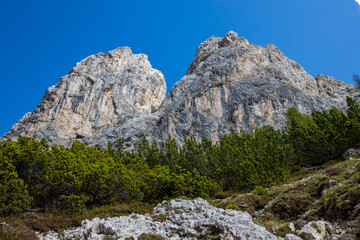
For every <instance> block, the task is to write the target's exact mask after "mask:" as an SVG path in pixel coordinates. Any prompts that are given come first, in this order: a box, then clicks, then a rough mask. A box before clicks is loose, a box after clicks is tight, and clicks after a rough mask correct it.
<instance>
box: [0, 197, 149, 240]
mask: <svg viewBox="0 0 360 240" xmlns="http://www.w3.org/2000/svg"><path fill="white" fill-rule="evenodd" d="M154 207H155V205H154V204H145V203H131V204H113V205H108V206H101V207H93V208H92V209H86V210H84V211H82V212H60V211H53V212H48V213H34V212H31V213H30V212H23V213H18V214H13V215H11V216H7V217H0V223H2V224H1V225H0V239H1V240H18V239H19V240H20V239H25V240H30V239H31V240H33V239H37V237H36V235H35V231H37V232H48V231H50V230H52V231H61V230H64V229H67V228H72V227H78V226H80V225H81V222H82V221H83V220H84V219H92V218H94V217H100V218H107V217H115V216H122V215H128V214H130V213H132V212H135V213H140V214H145V213H150V212H152V210H153V208H154Z"/></svg>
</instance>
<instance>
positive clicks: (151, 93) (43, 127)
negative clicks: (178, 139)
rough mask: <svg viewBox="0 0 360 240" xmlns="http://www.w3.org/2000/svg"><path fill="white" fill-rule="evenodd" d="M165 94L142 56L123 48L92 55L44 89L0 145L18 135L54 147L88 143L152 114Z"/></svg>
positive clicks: (162, 84) (160, 79)
mask: <svg viewBox="0 0 360 240" xmlns="http://www.w3.org/2000/svg"><path fill="white" fill-rule="evenodd" d="M165 93H166V84H165V79H164V76H163V74H162V73H161V72H160V71H158V70H156V69H153V68H152V67H151V64H150V62H149V61H148V58H147V55H145V54H133V53H132V52H131V49H130V48H129V47H122V48H117V49H115V50H113V51H109V52H108V53H106V54H104V53H98V54H95V55H92V56H89V57H87V58H85V59H84V60H82V61H80V62H79V63H77V64H76V65H75V66H74V67H73V68H72V70H71V71H70V72H69V74H67V75H66V76H64V77H62V78H61V79H60V81H59V82H58V83H57V84H56V85H55V86H52V87H49V88H48V89H47V91H46V93H45V96H44V97H43V100H42V102H41V103H40V104H39V105H38V106H37V107H36V109H35V110H34V112H33V113H31V114H27V115H26V116H24V118H22V119H21V120H20V122H21V123H19V124H16V125H14V127H13V128H12V129H11V130H10V131H9V132H8V133H7V134H5V135H4V136H3V137H2V140H9V139H16V138H17V137H20V136H24V135H28V136H35V137H36V138H41V137H45V138H47V139H48V140H50V141H52V142H56V143H63V142H62V141H63V140H64V141H65V142H66V141H68V140H73V139H85V138H89V137H91V136H92V135H94V134H95V133H97V132H98V131H99V130H100V129H103V128H106V127H109V126H121V125H122V124H124V123H125V122H126V121H127V120H128V119H130V118H133V117H136V116H139V115H142V114H150V113H151V112H154V111H156V110H157V109H158V107H159V106H160V105H161V102H162V100H163V99H164V97H165Z"/></svg>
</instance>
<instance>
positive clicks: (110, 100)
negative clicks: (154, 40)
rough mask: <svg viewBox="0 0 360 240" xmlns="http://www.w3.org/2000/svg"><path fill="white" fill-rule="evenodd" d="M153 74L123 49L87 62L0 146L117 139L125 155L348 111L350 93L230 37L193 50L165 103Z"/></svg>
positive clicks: (353, 92) (274, 51) (141, 58)
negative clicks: (295, 113)
mask: <svg viewBox="0 0 360 240" xmlns="http://www.w3.org/2000/svg"><path fill="white" fill-rule="evenodd" d="M165 93H166V85H165V80H164V77H163V75H162V74H161V72H160V71H158V70H155V69H153V68H152V67H151V65H150V63H149V61H148V60H147V56H146V55H144V54H132V53H131V50H130V49H129V48H127V47H123V48H117V49H115V50H113V51H110V52H108V53H106V54H103V53H99V54H96V55H92V56H90V57H88V58H86V59H84V60H82V61H81V62H79V63H77V64H76V65H75V66H74V68H73V69H72V70H71V71H70V72H69V74H68V75H66V76H64V77H62V78H61V79H60V81H59V82H58V83H57V84H56V85H55V86H52V87H50V88H48V89H47V91H46V93H45V96H44V97H43V99H42V101H41V103H40V104H39V105H38V106H37V107H36V108H35V110H34V112H32V113H27V114H26V115H25V116H24V117H23V118H21V119H20V120H19V121H18V122H17V123H16V124H15V125H14V126H13V127H12V128H11V129H10V131H9V132H8V133H6V134H5V135H4V136H2V138H1V140H2V141H7V140H10V139H11V140H16V139H17V138H19V137H22V136H32V137H35V138H36V139H40V138H42V137H45V138H46V139H47V140H48V141H49V142H50V143H51V144H62V145H69V144H71V142H73V141H74V140H76V139H78V140H81V141H84V142H85V143H87V144H89V145H94V144H100V145H101V146H106V144H107V142H108V141H111V142H116V141H117V139H118V138H121V139H122V140H123V141H124V143H125V146H126V147H128V148H131V147H132V146H134V145H136V144H137V143H138V142H139V141H140V140H141V138H142V137H143V136H146V137H148V138H149V140H163V139H166V138H167V137H168V135H170V136H172V137H173V138H175V140H176V141H177V142H178V143H179V144H181V143H182V141H183V138H184V136H190V137H194V138H197V139H201V138H203V137H205V136H206V137H208V138H210V139H211V140H212V141H217V140H219V138H220V137H221V136H223V135H224V134H227V133H230V132H231V131H236V132H238V131H240V130H246V131H251V130H253V129H255V128H257V127H260V126H262V125H265V124H270V125H272V126H274V127H275V128H278V129H280V128H283V127H284V126H285V120H286V112H287V109H288V108H289V107H296V108H297V109H298V110H299V111H300V112H302V113H310V112H311V111H313V110H328V109H330V108H331V107H332V106H336V107H338V108H340V109H345V107H346V96H350V97H353V98H355V99H356V98H357V96H358V90H357V88H356V87H354V86H352V85H349V84H346V83H344V82H341V81H339V80H336V79H334V78H332V77H329V76H324V75H318V76H317V77H316V78H313V77H312V76H310V75H309V74H308V73H307V72H306V71H305V70H304V69H303V68H302V67H301V66H300V65H299V64H297V63H296V62H294V61H292V60H290V59H289V58H287V57H286V56H285V55H284V54H283V53H282V52H281V51H280V50H279V49H278V48H276V47H275V46H274V45H272V44H269V45H267V46H265V47H261V46H256V45H253V44H252V43H251V42H250V41H248V40H246V39H244V38H241V37H238V35H237V34H236V33H235V32H233V31H230V32H229V33H227V34H226V35H225V36H224V37H222V38H218V37H210V38H209V39H207V40H206V41H205V42H203V43H201V44H200V46H199V47H198V49H197V51H196V54H195V58H194V60H193V61H192V62H191V64H190V66H189V67H188V69H187V72H186V75H185V76H184V77H183V78H182V79H181V80H180V81H179V82H177V83H176V84H175V85H174V86H173V87H172V89H171V90H170V92H169V94H168V95H167V96H166V97H165Z"/></svg>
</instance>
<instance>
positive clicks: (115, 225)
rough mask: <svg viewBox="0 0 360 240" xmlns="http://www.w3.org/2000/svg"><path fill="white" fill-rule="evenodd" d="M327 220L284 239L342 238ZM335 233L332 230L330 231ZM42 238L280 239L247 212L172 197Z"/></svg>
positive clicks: (95, 219)
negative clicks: (145, 210)
mask: <svg viewBox="0 0 360 240" xmlns="http://www.w3.org/2000/svg"><path fill="white" fill-rule="evenodd" d="M332 228H333V227H332V226H331V224H330V223H328V222H325V221H314V222H309V223H308V224H306V225H304V227H303V228H302V229H301V230H299V231H297V232H296V233H297V234H298V235H299V236H302V237H299V236H297V235H295V234H287V235H286V236H285V238H284V239H287V240H301V239H319V240H320V239H341V232H339V235H337V234H332V236H329V230H332ZM333 233H335V232H333ZM39 238H40V239H41V240H56V239H76V240H85V239H86V240H97V239H249V240H250V239H253V240H262V239H263V240H271V239H283V238H279V237H276V236H275V235H273V234H272V233H270V232H268V231H267V230H266V229H265V228H264V227H262V226H260V225H258V224H255V223H254V222H253V220H252V217H251V215H250V214H248V213H247V212H241V211H236V210H232V209H226V210H225V209H221V208H216V207H213V206H211V205H210V204H209V203H208V202H207V201H206V200H203V199H201V198H198V199H195V200H185V199H181V198H179V199H174V200H171V201H170V202H163V203H162V204H159V205H158V206H157V207H156V208H155V209H154V211H153V212H152V214H145V215H141V214H135V213H134V214H131V215H129V216H121V217H114V218H108V219H100V218H94V219H92V220H85V221H83V223H82V226H81V227H79V228H75V229H72V230H66V231H64V232H63V233H62V234H58V233H55V232H49V233H48V234H46V235H42V234H39Z"/></svg>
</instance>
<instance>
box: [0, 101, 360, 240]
mask: <svg viewBox="0 0 360 240" xmlns="http://www.w3.org/2000/svg"><path fill="white" fill-rule="evenodd" d="M347 104H348V109H347V111H346V113H344V112H342V111H340V110H338V109H336V108H332V109H331V110H330V111H329V112H326V111H323V112H313V113H312V114H311V115H304V114H301V113H299V112H298V111H297V110H296V109H295V108H290V109H289V111H288V115H287V117H288V120H287V127H286V129H285V130H283V131H279V130H275V129H274V128H273V127H271V126H263V127H261V128H258V129H256V130H254V131H252V132H250V133H249V132H244V131H242V132H240V133H234V132H233V133H231V134H229V135H225V136H223V137H222V138H221V139H220V141H219V142H218V143H216V144H214V143H212V142H211V141H210V140H209V139H207V138H204V139H202V140H201V141H200V142H199V141H197V140H196V139H190V138H185V139H184V144H183V146H181V147H180V146H178V145H177V144H176V141H175V140H174V139H172V138H171V137H170V136H169V138H168V139H167V140H166V141H165V142H162V143H160V144H159V143H157V142H153V143H149V142H148V141H147V139H146V138H145V137H144V138H143V140H142V141H141V143H140V144H139V146H138V148H137V149H136V151H131V152H129V151H125V150H124V147H123V145H122V142H121V140H119V143H118V144H117V149H116V150H115V149H114V148H113V144H111V143H109V144H108V147H107V149H101V148H100V146H93V147H86V146H85V144H83V143H80V142H78V141H75V142H74V143H73V144H72V146H71V147H70V148H65V147H63V146H57V145H54V146H51V147H50V146H49V145H48V143H47V142H46V140H45V139H42V140H40V141H36V140H35V139H33V138H29V137H23V138H20V139H18V141H17V142H14V141H8V142H5V143H1V144H0V169H1V170H0V215H1V216H3V217H4V219H5V218H6V221H7V222H8V221H10V222H11V221H12V220H10V218H11V217H13V216H18V217H20V216H21V218H25V219H26V218H27V217H24V216H25V215H24V214H27V213H29V212H30V213H33V214H35V213H34V212H37V213H36V214H38V215H36V216H37V217H38V216H41V215H39V214H40V213H38V212H41V214H44V215H43V217H44V216H45V217H44V218H51V217H50V216H52V214H53V212H56V213H57V214H58V215H60V216H63V217H65V216H64V215H63V214H59V213H60V212H62V213H71V214H72V216H73V217H72V218H71V219H73V220H71V221H65V223H64V224H59V225H58V224H52V225H51V223H52V222H53V221H50V220H49V221H48V222H49V223H47V224H50V225H49V228H47V227H43V226H40V227H39V225H38V224H35V225H34V226H30V228H31V229H34V230H36V229H37V230H38V231H47V230H50V229H62V228H65V227H69V225H68V224H70V225H71V226H76V225H77V224H78V223H79V222H78V219H80V218H81V217H84V218H85V217H87V216H85V215H84V213H87V212H88V211H93V210H92V209H96V208H101V206H108V209H107V210H106V211H105V213H111V210H109V209H111V206H118V205H121V206H126V205H129V204H133V203H139V204H140V203H141V204H151V203H156V202H159V201H162V200H164V199H171V198H174V197H178V196H183V197H188V198H195V197H203V198H208V197H214V198H226V197H227V196H229V194H232V195H234V194H238V193H239V192H247V193H246V194H245V195H242V197H241V198H236V199H237V200H236V201H235V202H226V201H225V203H224V204H223V206H222V207H224V208H234V209H237V210H246V211H248V212H249V213H255V212H256V211H258V210H260V209H262V208H264V206H265V205H266V204H267V203H268V202H269V201H270V200H272V199H274V198H275V197H276V198H277V201H275V202H274V203H273V204H272V205H271V206H270V207H269V209H271V214H268V215H267V218H268V219H269V221H272V222H273V223H272V224H274V221H275V222H276V223H277V224H278V225H279V226H280V225H281V227H279V232H281V234H282V233H285V232H288V227H287V226H285V225H284V222H283V221H285V222H286V221H293V220H295V218H297V217H298V216H299V215H300V214H302V213H303V212H304V211H310V212H309V216H311V214H312V213H313V212H312V210H314V208H315V207H314V204H320V205H321V206H322V207H321V208H316V209H317V210H316V211H315V212H314V214H315V213H316V214H318V215H319V214H320V215H321V216H324V217H326V218H328V219H331V218H334V219H335V218H336V217H341V218H343V219H348V218H349V217H350V215H349V211H350V209H352V208H354V207H355V206H357V205H356V200H357V199H359V197H360V195H359V193H360V188H359V184H358V183H359V181H360V180H359V179H360V178H359V176H358V173H356V174H355V175H351V177H349V176H348V174H346V173H344V171H345V170H344V169H346V167H345V166H342V165H334V166H332V167H331V168H328V169H327V170H326V172H324V173H322V174H318V175H317V176H316V177H313V180H311V181H307V182H306V183H303V182H298V183H296V184H294V185H293V187H292V188H289V189H287V190H286V191H283V192H282V193H281V194H280V192H281V190H279V188H277V190H275V191H274V189H273V188H276V186H278V185H279V184H280V183H284V182H285V181H286V180H288V179H289V178H290V179H292V181H295V179H297V178H303V177H304V176H306V174H311V171H310V170H303V169H302V166H317V165H320V164H328V163H329V162H331V161H332V160H339V159H342V158H343V157H342V155H343V154H344V152H345V151H346V150H347V149H348V148H351V147H354V146H357V145H358V144H359V143H360V106H359V105H357V104H356V103H355V101H354V100H353V99H351V98H348V99H347ZM355 170H356V171H357V169H355ZM355 170H354V171H355ZM356 171H355V172H356ZM345 176H348V178H347V179H346V180H344V179H343V177H345ZM330 177H331V178H334V179H336V180H338V179H341V180H344V181H343V182H344V183H343V184H344V185H343V188H341V189H338V190H337V191H334V192H330V191H329V193H328V195H326V196H327V197H326V198H322V196H323V190H326V188H327V186H328V185H329V178H330ZM298 180H299V179H297V181H298ZM280 189H281V188H280ZM251 191H252V192H251ZM276 193H277V194H280V195H276ZM320 198H322V201H319V200H318V199H320ZM349 201H350V203H349ZM319 209H321V210H319ZM356 211H357V213H358V212H360V209H359V207H357V209H356ZM115 212H116V213H118V211H115ZM110 215H111V214H110ZM9 216H10V217H9ZM274 216H276V217H275V218H274ZM351 216H352V215H351ZM265 218H266V217H265ZM15 219H17V218H15ZM53 219H56V217H54V216H53ZM74 219H75V220H74ZM274 219H275V220H274ZM276 219H277V220H276ZM158 220H159V221H165V220H166V216H159V218H158ZM12 222H14V223H16V224H13V225H11V226H7V225H4V226H1V227H0V232H1V233H2V234H3V236H6V234H8V233H9V232H12V231H17V230H16V229H17V228H21V227H23V225H24V223H23V222H21V221H20V223H17V222H18V220H14V221H12ZM29 222H31V221H29ZM60 222H61V221H60ZM62 222H64V221H62ZM30 225H31V224H30ZM45 225H46V224H45ZM270 225H271V224H270ZM50 226H51V227H50ZM27 227H28V228H29V224H28V225H27ZM6 229H7V230H6ZM9 229H10V230H9ZM25 229H27V228H25ZM21 233H23V231H18V233H17V234H21ZM23 234H25V235H26V234H30V235H29V236H31V233H27V232H26V233H23ZM25 235H24V236H23V237H24V238H26V236H25ZM19 238H21V237H19ZM29 238H31V237H29Z"/></svg>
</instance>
